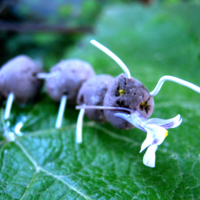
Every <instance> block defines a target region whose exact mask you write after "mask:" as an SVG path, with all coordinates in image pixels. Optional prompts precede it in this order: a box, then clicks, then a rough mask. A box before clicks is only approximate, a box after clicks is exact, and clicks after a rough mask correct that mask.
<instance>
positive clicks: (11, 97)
mask: <svg viewBox="0 0 200 200" xmlns="http://www.w3.org/2000/svg"><path fill="white" fill-rule="evenodd" d="M14 99H15V96H14V94H13V93H12V92H11V93H10V94H9V95H8V99H7V102H6V108H5V112H4V119H5V120H6V119H8V118H9V117H10V111H11V108H12V104H13V101H14Z"/></svg>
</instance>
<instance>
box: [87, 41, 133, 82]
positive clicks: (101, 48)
mask: <svg viewBox="0 0 200 200" xmlns="http://www.w3.org/2000/svg"><path fill="white" fill-rule="evenodd" d="M90 43H91V44H93V45H94V46H96V47H97V48H99V49H100V50H101V51H103V52H104V53H105V54H107V55H108V56H110V57H111V58H112V59H113V60H114V61H115V62H116V63H117V64H118V65H119V66H120V67H121V68H122V70H123V71H124V73H125V74H126V78H131V74H130V71H129V69H128V67H127V66H126V65H125V64H124V63H123V62H122V60H121V59H120V58H119V57H118V56H116V55H115V54H114V53H113V52H112V51H110V50H109V49H108V48H106V47H105V46H103V45H102V44H100V43H99V42H97V41H96V40H90Z"/></svg>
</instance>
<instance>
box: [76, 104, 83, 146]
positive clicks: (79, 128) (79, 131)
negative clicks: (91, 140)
mask: <svg viewBox="0 0 200 200" xmlns="http://www.w3.org/2000/svg"><path fill="white" fill-rule="evenodd" d="M84 114H85V109H83V108H82V109H81V110H80V112H79V115H78V120H77V123H76V143H78V144H80V143H82V127H83V117H84Z"/></svg>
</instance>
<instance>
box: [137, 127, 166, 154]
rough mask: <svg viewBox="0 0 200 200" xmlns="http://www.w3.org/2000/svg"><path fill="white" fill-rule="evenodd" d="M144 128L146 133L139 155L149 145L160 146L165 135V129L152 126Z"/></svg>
mask: <svg viewBox="0 0 200 200" xmlns="http://www.w3.org/2000/svg"><path fill="white" fill-rule="evenodd" d="M144 128H145V129H146V131H147V137H146V139H145V140H144V142H143V143H142V145H141V149H140V153H141V152H142V151H143V150H144V149H146V148H147V147H148V146H150V145H160V144H161V143H162V142H163V141H164V139H165V137H166V133H167V130H166V129H164V128H162V127H160V126H157V125H154V124H148V125H146V126H145V127H144Z"/></svg>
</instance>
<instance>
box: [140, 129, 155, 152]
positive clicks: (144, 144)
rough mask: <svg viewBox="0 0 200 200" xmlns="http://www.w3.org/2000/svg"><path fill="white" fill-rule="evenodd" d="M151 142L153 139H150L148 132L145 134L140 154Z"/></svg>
mask: <svg viewBox="0 0 200 200" xmlns="http://www.w3.org/2000/svg"><path fill="white" fill-rule="evenodd" d="M153 140H154V138H153V137H152V134H151V133H150V132H147V137H146V139H145V140H144V142H143V143H142V145H141V149H140V153H141V152H142V151H144V149H146V148H147V147H148V146H150V145H151V144H152V142H153Z"/></svg>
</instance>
